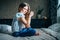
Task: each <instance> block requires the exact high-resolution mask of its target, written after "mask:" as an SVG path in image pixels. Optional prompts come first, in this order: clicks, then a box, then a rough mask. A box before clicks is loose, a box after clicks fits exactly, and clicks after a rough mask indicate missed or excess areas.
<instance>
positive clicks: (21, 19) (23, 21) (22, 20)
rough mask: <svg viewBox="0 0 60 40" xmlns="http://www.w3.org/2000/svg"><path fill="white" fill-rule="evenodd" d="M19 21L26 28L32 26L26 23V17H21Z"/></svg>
mask: <svg viewBox="0 0 60 40" xmlns="http://www.w3.org/2000/svg"><path fill="white" fill-rule="evenodd" d="M18 20H19V21H20V22H22V23H23V24H24V25H25V27H26V28H29V27H30V24H29V23H28V22H27V21H26V19H25V18H24V17H20V18H18Z"/></svg>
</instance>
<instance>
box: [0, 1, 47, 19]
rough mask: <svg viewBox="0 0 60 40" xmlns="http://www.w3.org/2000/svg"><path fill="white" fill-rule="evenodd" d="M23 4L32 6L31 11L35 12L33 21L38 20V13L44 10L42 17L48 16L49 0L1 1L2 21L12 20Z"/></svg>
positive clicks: (0, 13)
mask: <svg viewBox="0 0 60 40" xmlns="http://www.w3.org/2000/svg"><path fill="white" fill-rule="evenodd" d="M21 2H27V3H29V4H30V6H31V10H33V11H34V12H35V15H34V16H33V17H32V18H33V19H36V14H37V11H38V10H39V9H42V8H43V9H44V11H43V12H42V13H41V15H44V16H48V0H0V19H12V18H13V16H14V15H15V14H16V12H17V9H18V5H19V4H20V3H21Z"/></svg>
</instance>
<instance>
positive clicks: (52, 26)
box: [48, 23, 60, 33]
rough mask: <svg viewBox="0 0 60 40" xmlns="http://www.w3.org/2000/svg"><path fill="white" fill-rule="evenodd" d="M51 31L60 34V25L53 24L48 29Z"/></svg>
mask: <svg viewBox="0 0 60 40" xmlns="http://www.w3.org/2000/svg"><path fill="white" fill-rule="evenodd" d="M48 28H49V29H51V30H53V31H56V32H59V33H60V23H56V24H53V25H51V26H49V27H48Z"/></svg>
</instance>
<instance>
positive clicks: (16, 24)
mask: <svg viewBox="0 0 60 40" xmlns="http://www.w3.org/2000/svg"><path fill="white" fill-rule="evenodd" d="M20 17H25V15H24V14H23V13H20V12H18V13H16V15H15V16H14V18H13V21H12V31H13V32H16V31H20V30H21V29H22V28H25V25H24V24H23V23H22V22H20V21H19V20H18V18H20Z"/></svg>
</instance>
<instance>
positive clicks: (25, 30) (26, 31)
mask: <svg viewBox="0 0 60 40" xmlns="http://www.w3.org/2000/svg"><path fill="white" fill-rule="evenodd" d="M35 33H36V31H35V30H34V29H33V28H31V27H30V28H23V29H22V30H20V31H19V32H14V33H12V35H13V36H15V37H18V36H21V37H25V36H33V35H35Z"/></svg>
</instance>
